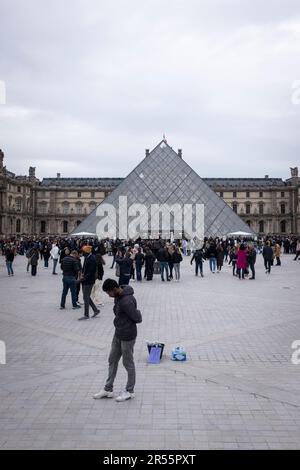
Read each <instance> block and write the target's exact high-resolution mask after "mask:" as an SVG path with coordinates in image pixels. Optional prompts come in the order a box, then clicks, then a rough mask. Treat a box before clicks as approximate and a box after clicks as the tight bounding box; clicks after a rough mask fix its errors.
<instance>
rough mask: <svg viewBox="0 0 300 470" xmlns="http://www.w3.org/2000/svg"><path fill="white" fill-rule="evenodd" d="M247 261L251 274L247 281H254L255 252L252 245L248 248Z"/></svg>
mask: <svg viewBox="0 0 300 470" xmlns="http://www.w3.org/2000/svg"><path fill="white" fill-rule="evenodd" d="M247 261H248V265H249V268H250V270H251V274H252V276H251V277H249V279H251V280H254V279H255V262H256V250H255V248H254V246H253V244H252V243H251V244H250V245H249V246H248V254H247Z"/></svg>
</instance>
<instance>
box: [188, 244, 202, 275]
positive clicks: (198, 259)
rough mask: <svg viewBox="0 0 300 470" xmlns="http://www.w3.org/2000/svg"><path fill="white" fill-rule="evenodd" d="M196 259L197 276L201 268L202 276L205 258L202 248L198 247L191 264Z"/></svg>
mask: <svg viewBox="0 0 300 470" xmlns="http://www.w3.org/2000/svg"><path fill="white" fill-rule="evenodd" d="M194 260H195V262H196V267H195V276H198V270H199V269H200V274H201V277H203V260H204V254H203V250H202V249H199V248H198V249H197V250H196V251H195V253H194V254H193V257H192V259H191V265H192V264H193V261H194Z"/></svg>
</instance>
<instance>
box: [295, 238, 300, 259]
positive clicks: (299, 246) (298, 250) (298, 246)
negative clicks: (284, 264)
mask: <svg viewBox="0 0 300 470" xmlns="http://www.w3.org/2000/svg"><path fill="white" fill-rule="evenodd" d="M299 256H300V239H299V238H298V240H297V244H296V256H295V258H294V261H296V260H297V259H298V258H299Z"/></svg>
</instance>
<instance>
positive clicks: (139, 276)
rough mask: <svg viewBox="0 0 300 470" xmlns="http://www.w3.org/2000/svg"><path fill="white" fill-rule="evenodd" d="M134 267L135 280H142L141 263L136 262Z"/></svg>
mask: <svg viewBox="0 0 300 470" xmlns="http://www.w3.org/2000/svg"><path fill="white" fill-rule="evenodd" d="M135 269H136V280H137V281H141V280H142V265H141V264H137V263H136V265H135Z"/></svg>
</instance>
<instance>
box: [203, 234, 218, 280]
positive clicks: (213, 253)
mask: <svg viewBox="0 0 300 470" xmlns="http://www.w3.org/2000/svg"><path fill="white" fill-rule="evenodd" d="M217 255H218V254H217V250H216V245H215V243H214V242H213V241H212V242H210V244H209V246H208V248H207V250H206V253H205V257H206V258H207V259H208V260H209V268H210V270H211V272H212V273H213V274H215V272H216V266H217Z"/></svg>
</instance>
